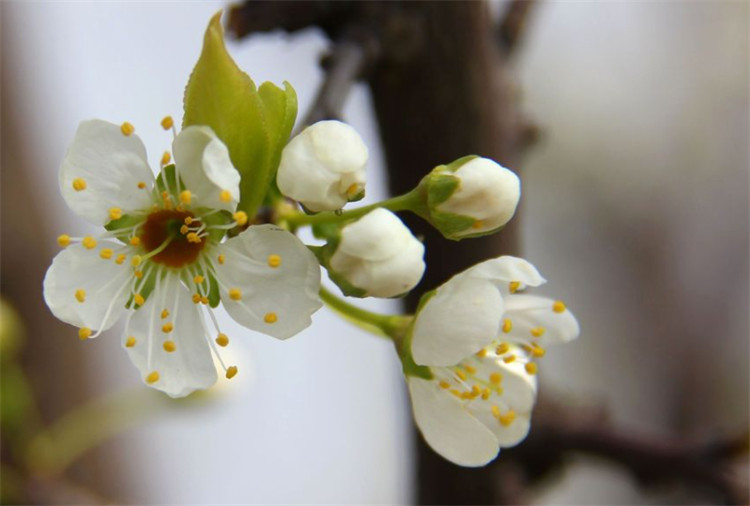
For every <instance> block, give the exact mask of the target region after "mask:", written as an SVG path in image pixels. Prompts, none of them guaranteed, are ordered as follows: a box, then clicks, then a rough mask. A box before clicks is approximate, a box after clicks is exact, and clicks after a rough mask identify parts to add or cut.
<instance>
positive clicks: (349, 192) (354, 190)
mask: <svg viewBox="0 0 750 506" xmlns="http://www.w3.org/2000/svg"><path fill="white" fill-rule="evenodd" d="M360 189H361V186H360V185H358V184H357V183H352V184H350V185H349V188H347V189H346V196H347V197H350V198H351V197H354V196H355V195H356V194H358V193H359V192H360Z"/></svg>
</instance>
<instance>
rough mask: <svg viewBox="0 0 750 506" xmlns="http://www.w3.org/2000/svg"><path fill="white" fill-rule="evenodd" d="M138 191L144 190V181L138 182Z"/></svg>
mask: <svg viewBox="0 0 750 506" xmlns="http://www.w3.org/2000/svg"><path fill="white" fill-rule="evenodd" d="M138 189H139V190H144V189H146V183H145V182H144V181H138Z"/></svg>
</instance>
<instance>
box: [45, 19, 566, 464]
mask: <svg viewBox="0 0 750 506" xmlns="http://www.w3.org/2000/svg"><path fill="white" fill-rule="evenodd" d="M217 26H218V28H217ZM204 44H205V46H206V47H209V48H210V49H211V51H205V50H204V54H203V55H202V56H201V60H199V63H198V65H197V66H196V70H195V71H194V72H193V75H192V77H191V82H190V83H189V84H188V89H187V91H186V95H185V96H186V99H185V100H186V103H185V121H184V123H183V128H182V130H181V131H180V132H179V133H177V131H176V128H175V126H174V122H173V120H172V118H171V117H169V116H167V117H165V118H164V119H163V120H162V126H163V127H164V129H165V130H171V131H172V133H173V136H174V139H173V142H172V148H171V152H170V151H167V152H165V153H164V155H163V157H162V159H161V164H160V170H159V171H158V173H157V175H155V173H154V172H153V171H152V170H151V168H150V167H149V165H148V162H147V157H146V149H145V147H144V145H143V143H142V141H141V140H140V139H139V137H138V136H137V135H136V134H135V128H134V127H133V125H132V124H130V123H128V122H124V123H121V124H113V123H109V122H106V121H102V120H89V121H84V122H83V123H81V124H80V126H79V127H78V130H77V132H76V133H75V136H74V138H73V142H72V144H71V146H70V148H69V150H68V152H67V154H66V155H65V157H64V159H63V162H62V165H61V168H60V172H59V184H60V190H61V193H62V196H63V198H64V199H65V202H66V203H67V204H68V206H69V207H70V209H71V210H72V211H73V212H74V213H75V214H77V215H79V216H80V217H82V218H84V219H86V220H88V221H89V222H91V223H93V224H95V225H97V226H101V227H102V230H101V233H99V234H98V235H90V236H84V237H71V236H69V235H67V234H63V235H60V236H59V237H58V243H59V245H60V246H61V247H62V248H63V250H62V251H60V252H59V253H58V255H57V256H56V257H55V258H54V260H53V262H52V265H51V266H50V268H49V270H48V271H47V274H46V276H45V279H44V298H45V301H46V303H47V305H48V306H49V308H50V310H51V311H52V313H53V314H54V315H55V316H56V317H57V318H59V319H60V320H62V321H64V322H66V323H69V324H71V325H74V326H76V327H78V328H79V330H78V335H79V337H80V338H81V339H82V340H88V339H92V338H95V337H97V336H99V335H100V334H101V333H102V332H104V331H105V330H107V329H110V328H111V327H113V326H114V325H115V324H116V323H117V322H118V321H120V320H124V324H123V329H124V330H123V333H122V346H123V348H124V349H125V350H126V352H127V354H128V356H129V358H130V359H131V361H132V362H133V364H134V365H135V367H136V368H137V369H138V371H139V373H140V376H141V378H142V380H143V382H144V383H145V384H146V385H148V386H150V387H152V388H155V389H157V390H160V391H162V392H164V393H166V394H167V395H169V396H171V397H183V396H186V395H188V394H190V393H191V392H193V391H195V390H198V389H205V388H208V387H210V386H211V385H213V384H214V383H215V382H216V381H217V378H218V375H217V368H216V366H215V365H214V363H215V362H214V361H216V362H218V365H219V366H220V367H221V369H222V370H223V373H224V376H225V377H226V378H227V379H231V378H233V377H234V376H235V375H236V374H238V366H237V365H234V364H226V363H225V362H224V361H223V359H222V348H225V347H227V346H228V345H229V343H230V336H228V335H227V334H226V333H225V332H222V329H220V327H219V319H218V318H217V317H216V315H215V309H216V308H217V307H218V306H219V305H220V304H221V305H222V306H223V308H224V310H225V311H226V313H228V314H229V316H231V317H232V318H233V319H234V320H235V321H236V322H238V323H239V324H241V325H242V326H244V327H246V328H248V329H250V330H252V331H256V332H260V333H262V334H265V335H268V336H271V337H274V338H277V339H287V338H290V337H292V336H294V335H296V334H298V333H299V332H300V331H302V330H304V329H305V328H307V327H308V326H309V325H310V324H311V322H312V315H313V313H315V312H316V311H317V310H318V309H319V308H320V307H321V306H322V305H323V302H324V301H325V302H326V303H328V304H329V305H331V306H332V307H334V309H337V310H338V311H339V312H341V313H344V315H345V316H347V317H349V318H351V319H353V320H360V321H361V322H362V323H365V324H368V325H369V326H371V327H373V328H377V329H378V330H379V332H381V333H383V334H385V335H386V336H387V337H389V338H391V339H392V340H393V342H394V344H395V346H396V349H397V351H398V354H399V358H400V359H401V361H402V364H403V371H404V375H405V378H406V381H407V384H408V388H409V393H410V395H411V399H412V404H413V409H414V418H415V421H416V423H417V425H418V426H419V428H420V430H421V432H422V434H423V436H424V438H425V440H426V441H427V442H428V443H429V444H430V445H431V446H432V448H433V449H435V451H437V452H438V453H440V454H441V455H443V456H444V457H445V458H447V459H449V460H451V461H453V462H455V463H457V464H460V465H464V466H479V465H483V464H486V463H487V462H489V461H490V460H492V459H493V458H495V456H496V455H497V453H498V451H499V449H500V448H501V447H507V446H512V445H515V444H517V443H518V442H520V441H521V440H522V439H523V438H524V437H525V436H526V434H527V432H528V430H529V423H530V416H531V411H532V408H533V406H534V403H535V399H536V391H537V382H536V374H537V370H538V360H539V359H540V358H541V357H542V356H544V355H545V353H546V348H547V346H548V345H550V344H555V343H561V342H567V341H570V340H572V339H574V338H576V337H577V336H578V333H579V329H578V323H577V321H576V319H575V317H574V316H573V315H572V313H570V311H569V310H568V309H567V307H566V305H565V304H564V303H563V302H562V301H560V300H553V299H547V298H544V297H539V296H535V295H529V294H526V293H525V291H526V289H527V288H534V287H538V286H540V285H541V284H543V283H544V282H545V280H544V278H543V277H542V276H541V275H540V273H539V272H538V271H537V269H536V268H535V267H534V266H533V265H531V264H530V263H529V262H527V261H525V260H523V259H521V258H516V257H511V256H501V257H498V258H494V259H489V260H486V261H484V262H481V263H479V264H477V265H474V266H473V267H471V268H469V269H467V270H465V271H464V272H462V273H459V274H457V275H455V276H454V277H453V278H451V279H450V280H448V281H447V282H446V283H444V284H443V285H441V286H439V287H437V288H436V289H434V290H431V291H427V292H426V293H425V294H424V295H423V296H422V299H421V302H420V304H419V307H418V309H417V310H416V312H415V314H413V315H405V316H403V315H377V314H374V313H369V312H367V311H364V310H361V309H359V308H357V307H356V306H354V305H352V304H351V303H350V302H346V299H345V298H342V297H339V296H336V295H333V294H331V293H330V292H328V291H327V290H325V289H324V288H322V287H321V267H323V268H324V269H325V270H326V271H327V273H328V277H329V278H330V279H331V281H332V282H333V283H334V284H335V285H337V286H338V287H339V288H340V290H341V292H342V293H343V295H344V296H348V297H355V298H362V297H381V298H384V297H398V296H402V295H404V294H407V293H409V292H410V291H411V290H413V289H414V288H415V287H416V286H417V285H418V284H419V283H420V281H421V279H422V276H423V273H424V271H425V267H426V266H425V262H424V252H425V248H424V245H423V244H422V242H421V241H420V240H419V239H417V238H416V237H415V236H414V235H413V233H412V232H411V230H410V229H409V228H408V227H407V226H406V225H405V224H404V223H403V222H402V221H401V219H400V218H399V216H398V215H397V212H411V213H414V214H416V215H417V216H419V217H421V218H423V219H424V220H426V221H427V222H428V223H430V224H431V225H432V226H434V227H435V228H436V229H437V230H438V231H439V232H440V233H441V234H442V235H443V236H444V237H445V238H446V239H449V240H455V241H458V240H464V239H469V238H473V237H478V236H482V235H487V234H491V233H494V232H497V231H498V230H500V229H501V228H502V227H503V226H505V224H506V223H507V222H508V221H509V220H510V219H511V218H512V217H513V214H514V213H515V210H516V207H517V205H518V202H519V198H520V181H519V179H518V177H517V176H516V174H515V173H514V172H513V171H511V170H509V169H507V168H505V167H503V166H501V165H499V164H498V163H496V162H495V161H493V160H490V159H487V158H482V157H479V156H474V155H472V156H466V157H463V158H460V159H458V160H455V161H453V162H450V163H446V164H445V165H440V166H438V167H435V168H433V169H432V170H431V171H430V172H428V173H427V174H426V175H425V177H424V178H423V179H422V181H421V182H420V183H419V184H418V185H417V186H416V187H415V188H414V189H413V190H412V191H410V192H408V193H406V194H404V195H401V196H397V197H393V198H391V199H387V200H384V201H382V202H377V203H375V204H371V205H367V206H362V207H357V208H353V209H352V208H347V206H348V205H349V203H351V202H356V201H358V200H360V199H362V198H363V196H364V193H365V187H366V165H367V161H368V150H367V147H366V146H365V144H364V142H363V141H362V139H361V138H360V136H359V134H358V133H357V132H356V131H355V130H354V129H353V128H352V127H351V126H349V125H347V124H345V123H342V122H339V121H322V122H319V123H316V124H314V125H311V126H309V127H307V128H305V129H304V130H302V132H301V133H299V134H298V135H296V136H294V137H293V138H292V139H291V140H290V141H289V142H288V143H286V144H284V142H283V141H285V140H286V139H287V138H288V137H289V132H290V131H291V127H292V125H293V122H294V115H295V113H296V98H295V95H294V92H293V90H292V89H291V87H289V86H288V85H287V87H286V89H285V90H281V89H280V88H277V87H275V86H274V85H271V84H270V83H264V84H263V85H262V86H261V87H260V88H259V89H258V90H259V91H256V88H255V86H254V84H252V81H249V79H247V81H248V82H249V83H250V84H252V86H248V84H247V82H246V81H245V78H247V76H246V75H245V74H242V73H239V70H238V69H237V68H236V66H235V65H234V62H233V61H232V60H231V59H230V58H229V57H228V55H227V54H226V52H225V50H224V46H223V41H222V33H221V30H220V25H218V18H217V17H215V18H214V20H212V23H211V25H209V30H208V31H207V34H206V41H205V43H204ZM204 49H205V48H204ZM217 55H218V56H217ZM207 59H208V60H207ZM206 61H208V63H210V65H205V69H206V70H205V72H204V66H202V65H204V64H206ZM217 69H218V70H217ZM217 83H218V84H217ZM212 86H213V87H214V88H215V90H214V92H215V93H223V92H225V91H226V90H225V89H224V88H221V86H226V87H228V89H230V90H231V91H232V93H230V95H231V96H232V97H233V98H234V99H237V98H236V97H240V96H243V94H244V96H245V98H246V102H247V103H248V104H249V103H252V104H251V105H252V107H250V106H248V108H247V109H246V111H250V112H252V113H253V114H263V115H265V116H263V117H261V116H258V117H256V119H255V121H254V122H253V121H248V120H247V117H246V116H243V115H242V114H235V113H236V110H235V109H237V108H236V107H231V108H228V109H227V108H225V109H221V108H219V109H217V107H218V106H217V105H216V104H217V103H218V102H217V101H206V100H205V98H204V93H205V90H206V89H213V88H211V87H212ZM194 90H197V91H195V93H193V91H194ZM237 100H239V99H237ZM206 104H208V105H206ZM245 105H247V104H245ZM241 106H242V104H240V105H239V106H238V108H241ZM259 111H260V112H259ZM243 114H244V113H243ZM248 114H249V113H248ZM228 118H229V119H228ZM269 118H271V119H269ZM248 125H249V126H248ZM261 127H263V128H272V127H275V128H276V129H275V130H266V131H265V132H263V135H258V136H256V137H252V136H251V137H243V136H242V135H238V132H239V131H244V130H243V129H246V130H247V131H249V132H256V133H257V132H259V130H258V128H261ZM247 139H251V141H248V140H247ZM172 158H174V161H173V160H172ZM259 211H263V212H259ZM305 226H310V227H311V228H312V231H313V234H314V236H315V237H317V238H318V239H319V240H320V241H321V243H320V244H318V245H307V244H304V243H303V242H302V241H301V240H300V239H299V238H298V236H297V235H296V232H297V230H299V229H300V228H301V227H305ZM232 339H234V336H232Z"/></svg>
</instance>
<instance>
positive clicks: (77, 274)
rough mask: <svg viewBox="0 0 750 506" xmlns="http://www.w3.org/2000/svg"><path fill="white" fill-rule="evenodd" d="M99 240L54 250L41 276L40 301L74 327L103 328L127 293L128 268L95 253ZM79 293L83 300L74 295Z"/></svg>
mask: <svg viewBox="0 0 750 506" xmlns="http://www.w3.org/2000/svg"><path fill="white" fill-rule="evenodd" d="M102 247H113V248H116V247H117V246H116V245H113V244H101V243H100V245H99V247H97V248H94V249H91V250H89V249H86V248H84V247H83V246H82V245H80V244H76V245H73V246H68V247H67V248H66V249H64V250H62V251H61V252H60V253H58V254H57V256H56V257H55V259H54V260H53V261H52V265H51V266H50V268H49V269H48V270H47V274H46V275H45V276H44V301H45V302H46V303H47V306H49V308H50V310H51V311H52V314H54V315H55V316H56V317H57V318H59V319H60V320H62V321H64V322H66V323H69V324H71V325H75V326H77V327H88V328H89V329H91V330H106V329H108V328H109V327H111V326H112V325H113V324H114V323H115V322H116V321H117V319H118V318H119V317H120V316H121V315H122V314H123V311H124V309H125V304H126V303H127V301H128V298H129V297H130V289H129V288H130V286H131V282H132V268H130V266H129V265H128V264H125V265H118V264H116V263H115V261H114V259H109V260H105V259H103V258H101V257H100V256H99V254H100V251H101V249H102ZM78 290H83V292H81V293H79V297H80V296H83V297H82V298H83V302H79V300H78V299H77V298H76V292H77V291H78Z"/></svg>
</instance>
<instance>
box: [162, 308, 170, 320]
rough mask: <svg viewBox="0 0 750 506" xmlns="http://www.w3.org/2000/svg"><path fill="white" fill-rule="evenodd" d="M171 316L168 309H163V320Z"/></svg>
mask: <svg viewBox="0 0 750 506" xmlns="http://www.w3.org/2000/svg"><path fill="white" fill-rule="evenodd" d="M168 316H169V310H168V309H162V310H161V319H162V320H163V319H164V318H167V317H168Z"/></svg>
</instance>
